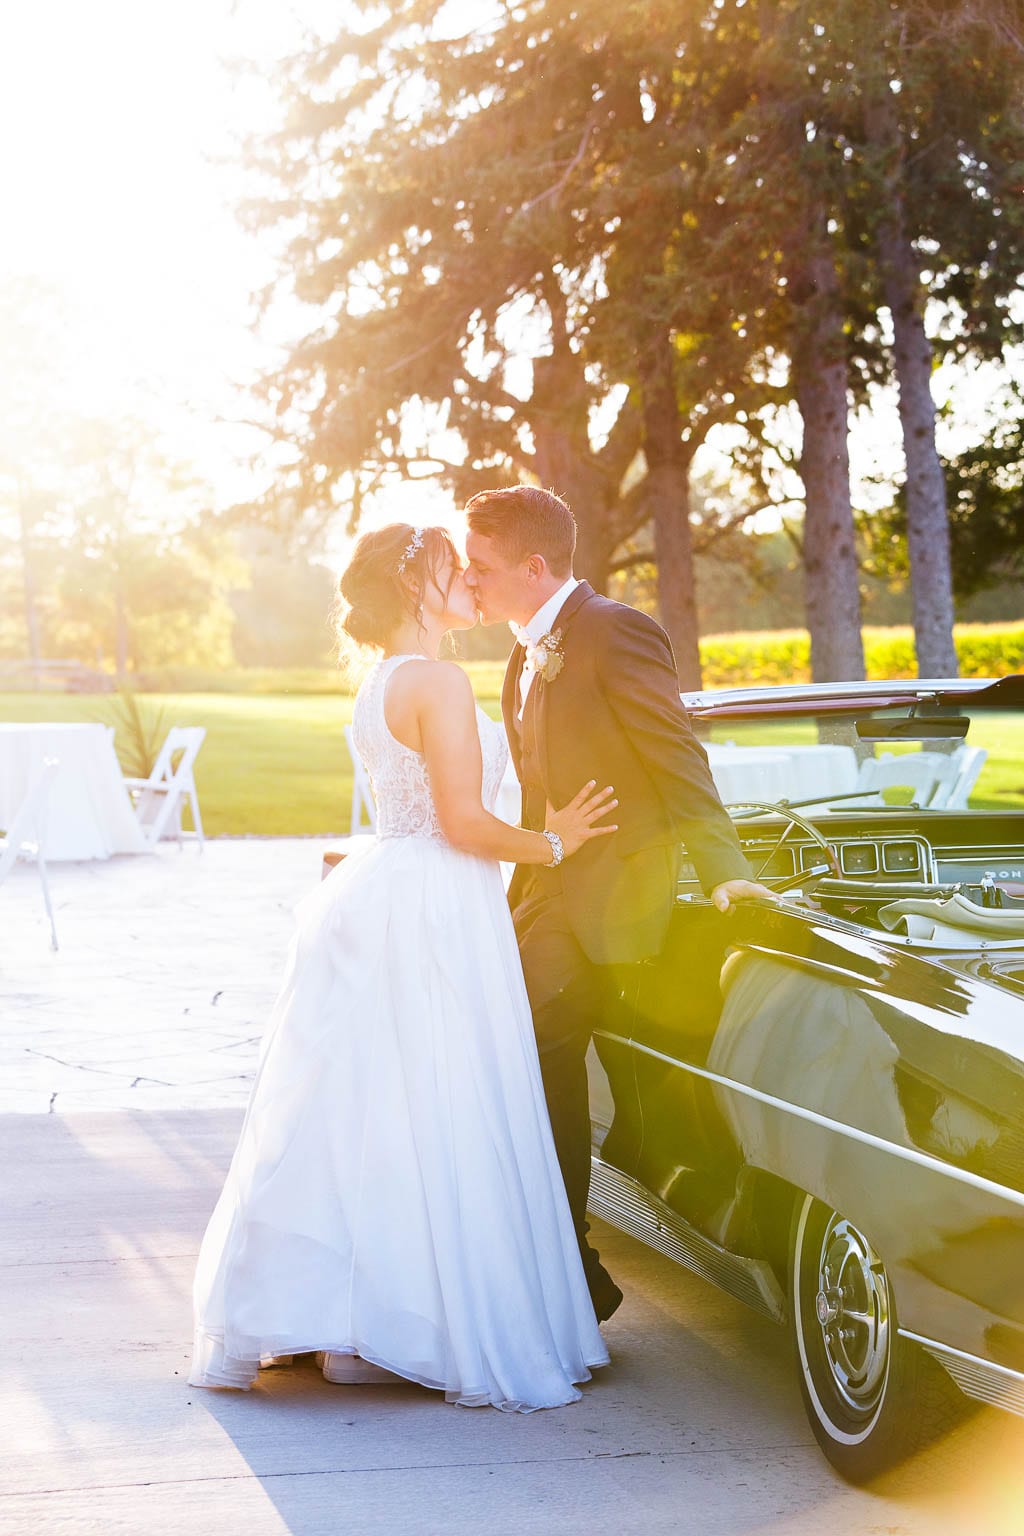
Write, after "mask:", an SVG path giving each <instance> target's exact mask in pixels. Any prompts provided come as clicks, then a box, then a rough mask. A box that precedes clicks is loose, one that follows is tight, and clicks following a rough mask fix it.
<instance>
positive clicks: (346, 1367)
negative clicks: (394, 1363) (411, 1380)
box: [316, 1349, 405, 1387]
mask: <svg viewBox="0 0 1024 1536" xmlns="http://www.w3.org/2000/svg"><path fill="white" fill-rule="evenodd" d="M316 1359H317V1364H318V1365H319V1366H320V1369H321V1370H322V1371H323V1374H324V1380H325V1381H333V1382H334V1383H335V1384H336V1385H337V1386H339V1387H394V1386H398V1385H404V1384H405V1377H404V1376H396V1375H395V1373H394V1371H386V1370H384V1368H383V1366H380V1365H374V1364H373V1363H372V1362H371V1361H369V1360H364V1359H363V1358H362V1356H361V1355H340V1354H336V1353H335V1352H334V1351H333V1350H329V1349H324V1350H321V1351H320V1353H319V1354H318V1355H317V1357H316Z"/></svg>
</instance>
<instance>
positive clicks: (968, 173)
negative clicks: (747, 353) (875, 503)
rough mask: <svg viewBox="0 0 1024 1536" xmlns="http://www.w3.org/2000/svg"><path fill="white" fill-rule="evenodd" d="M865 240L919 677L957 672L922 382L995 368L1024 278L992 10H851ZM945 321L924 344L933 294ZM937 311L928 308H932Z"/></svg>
mask: <svg viewBox="0 0 1024 1536" xmlns="http://www.w3.org/2000/svg"><path fill="white" fill-rule="evenodd" d="M855 16H856V25H855V27H854V28H853V29H851V30H852V36H853V37H854V39H855V44H856V46H855V48H854V49H853V62H854V63H855V66H856V72H855V78H856V81H857V85H856V94H857V95H858V96H859V99H860V109H861V124H860V138H861V141H862V143H861V146H860V154H861V158H862V160H863V165H864V176H865V188H864V192H863V194H862V195H863V198H864V201H865V205H866V208H867V210H868V212H867V216H866V220H865V223H866V227H867V229H868V231H869V238H870V239H871V240H872V242H873V246H874V255H875V257H876V260H877V265H878V271H879V283H880V289H881V296H882V299H883V301H884V303H885V305H886V306H887V308H888V310H889V313H890V316H891V324H892V333H893V334H892V361H893V372H894V374H895V377H896V381H897V384H898V388H899V408H900V417H901V421H902V425H903V442H904V449H905V454H906V487H905V495H904V501H905V516H906V535H907V540H908V553H909V561H910V582H911V591H912V597H913V612H914V631H915V639H916V648H917V659H918V668H919V670H920V672H921V673H922V675H923V676H932V677H936V676H937V677H945V676H955V675H956V673H957V659H956V651H955V648H954V645H953V636H952V624H953V581H952V573H951V549H950V518H949V508H948V503H947V497H946V478H945V475H944V473H943V465H942V462H941V460H940V456H939V451H938V447H937V443H936V431H935V426H936V413H935V406H934V402H933V400H932V395H931V377H932V372H933V368H934V365H935V361H936V356H937V355H942V353H944V352H945V353H948V354H951V355H959V356H961V357H962V356H965V355H967V354H968V353H974V354H975V355H980V356H983V357H987V358H993V357H995V358H998V357H1001V356H1002V355H1003V353H1004V350H1005V348H1006V346H1007V345H1009V344H1010V342H1011V341H1012V340H1013V339H1014V336H1015V334H1016V336H1017V338H1018V339H1019V337H1020V327H1019V326H1014V325H1013V323H1012V322H1011V320H1010V317H1009V315H1008V313H1007V307H1006V306H1007V303H1008V301H1009V299H1010V296H1011V295H1012V294H1013V292H1014V291H1015V289H1016V288H1017V287H1018V285H1019V281H1020V276H1021V272H1022V270H1024V216H1022V210H1021V206H1020V185H1019V182H1020V177H1019V165H1020V161H1021V158H1022V156H1024V114H1022V111H1021V106H1022V99H1024V98H1022V95H1021V90H1020V67H1019V65H1020V59H1019V50H1018V48H1017V47H1015V45H1014V41H1013V39H1012V36H1009V35H1007V32H1006V29H1005V26H1004V22H1005V19H1006V12H1005V8H1004V7H1003V6H1002V5H1001V4H998V3H997V4H986V3H984V0H981V3H976V0H972V3H970V4H965V3H963V0H948V3H947V4H946V5H944V6H942V7H939V8H938V9H937V8H936V7H935V6H934V5H933V4H931V3H929V4H927V5H924V4H922V3H921V0H902V3H900V4H893V3H890V0H869V3H867V4H860V3H858V5H857V6H856V7H855ZM926 269H927V273H928V284H929V287H930V291H931V293H932V294H933V295H934V296H935V300H938V302H939V303H940V304H943V305H944V307H946V308H947V310H950V309H951V311H952V316H951V317H952V319H953V320H954V324H953V326H952V327H951V328H950V330H949V332H948V333H947V335H946V337H944V338H943V337H942V336H941V335H940V336H939V337H938V338H937V339H936V340H935V341H933V340H932V339H931V338H930V337H929V335H928V332H927V330H926V318H927V315H926V307H927V297H928V292H929V287H926V286H925V282H924V280H923V279H924V274H925V271H926ZM932 307H933V310H935V309H936V308H937V307H938V305H937V304H936V303H935V301H933V305H932Z"/></svg>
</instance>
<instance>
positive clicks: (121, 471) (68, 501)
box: [51, 421, 245, 677]
mask: <svg viewBox="0 0 1024 1536" xmlns="http://www.w3.org/2000/svg"><path fill="white" fill-rule="evenodd" d="M69 446H70V452H69V453H68V462H69V463H70V464H72V465H73V467H74V478H73V481H71V482H69V484H68V485H67V486H66V487H65V491H64V495H63V497H62V501H61V507H60V511H61V518H62V538H61V541H60V547H59V550H58V551H55V552H54V554H53V555H52V557H51V559H52V570H51V579H52V581H53V583H54V586H55V587H56V589H57V590H58V591H59V593H60V609H61V621H62V623H63V625H64V626H65V627H66V628H67V629H68V630H70V633H71V634H72V635H73V636H74V638H75V641H76V643H77V645H78V646H79V647H80V648H83V649H85V650H86V652H87V654H89V656H90V659H92V658H93V657H94V656H96V655H97V654H102V655H105V656H110V657H112V659H113V663H114V670H115V672H116V673H117V675H118V676H119V677H120V676H124V675H125V674H127V673H128V672H129V671H132V670H138V669H139V668H141V667H143V666H157V665H165V664H167V663H178V664H180V665H188V664H190V663H193V664H195V663H198V664H204V665H207V666H226V665H229V664H230V662H231V661H232V659H233V658H232V651H231V627H232V622H233V616H232V613H231V610H230V608H229V606H228V603H227V592H228V591H229V590H230V588H231V587H232V586H237V585H239V584H241V582H243V581H244V579H245V569H244V566H242V565H241V563H240V561H239V560H238V558H237V556H236V555H235V554H234V552H233V549H232V546H231V543H230V540H229V537H228V535H227V533H226V531H222V530H221V529H220V528H219V527H218V525H217V522H216V520H215V519H214V518H212V517H211V516H210V515H209V512H208V509H207V508H206V506H205V504H204V503H205V497H204V493H203V488H202V487H201V486H200V485H199V484H198V483H197V482H196V481H195V479H194V477H193V476H192V475H191V474H190V473H189V472H188V471H187V470H185V469H184V468H183V466H181V465H178V464H175V463H173V462H171V461H170V460H169V459H168V458H167V456H166V455H165V454H164V453H163V451H162V450H161V448H160V444H159V441H158V439H157V437H156V435H155V433H154V432H153V430H152V429H151V428H150V427H148V426H147V425H146V424H144V423H142V422H137V421H136V422H130V421H120V422H88V423H86V422H83V423H80V424H79V432H78V435H77V438H76V440H75V441H74V442H73V444H71V445H69ZM204 513H206V515H205V516H204V515H203V514H204Z"/></svg>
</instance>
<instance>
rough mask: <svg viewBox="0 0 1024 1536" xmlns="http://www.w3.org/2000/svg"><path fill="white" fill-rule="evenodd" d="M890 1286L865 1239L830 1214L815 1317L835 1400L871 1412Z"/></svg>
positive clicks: (883, 1367) (884, 1355)
mask: <svg viewBox="0 0 1024 1536" xmlns="http://www.w3.org/2000/svg"><path fill="white" fill-rule="evenodd" d="M890 1311H891V1306H890V1300H889V1282H888V1280H887V1279H886V1274H885V1267H884V1265H883V1264H882V1261H881V1259H880V1258H879V1257H878V1254H877V1253H876V1252H875V1250H874V1249H873V1248H872V1246H871V1244H870V1243H869V1242H868V1240H867V1238H865V1237H864V1236H863V1234H862V1233H860V1232H858V1231H857V1228H856V1227H854V1226H851V1225H850V1223H849V1222H848V1221H846V1220H844V1219H843V1217H841V1216H833V1217H832V1219H831V1221H830V1222H829V1224H828V1226H827V1227H826V1228H825V1232H824V1234H823V1236H822V1240H821V1249H820V1253H819V1258H818V1288H817V1293H816V1295H815V1298H814V1314H815V1317H816V1318H817V1320H818V1326H819V1328H820V1329H821V1337H822V1343H823V1344H824V1348H825V1358H826V1360H827V1361H828V1367H829V1370H830V1372H831V1375H832V1380H833V1383H834V1385H835V1387H836V1390H837V1391H838V1393H839V1395H840V1397H842V1399H843V1400H844V1402H846V1403H847V1405H848V1406H849V1407H850V1408H852V1409H853V1410H854V1411H855V1412H857V1413H862V1414H863V1413H870V1412H871V1411H872V1410H873V1409H874V1407H875V1406H876V1404H877V1403H878V1400H879V1398H880V1397H881V1395H882V1391H883V1389H884V1386H885V1378H886V1371H887V1368H888V1364H889V1343H890V1326H889V1319H890Z"/></svg>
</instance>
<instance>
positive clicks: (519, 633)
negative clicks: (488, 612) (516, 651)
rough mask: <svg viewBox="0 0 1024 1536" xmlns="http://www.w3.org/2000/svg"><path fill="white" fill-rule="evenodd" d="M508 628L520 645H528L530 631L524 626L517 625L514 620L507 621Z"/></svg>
mask: <svg viewBox="0 0 1024 1536" xmlns="http://www.w3.org/2000/svg"><path fill="white" fill-rule="evenodd" d="M508 627H509V629H510V630H511V631H512V633H513V635H514V636H515V638H516V640H518V642H519V644H520V645H529V644H530V631H529V630H528V629H527V628H526V626H525V625H524V624H517V623H516V621H515V619H509V621H508Z"/></svg>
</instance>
